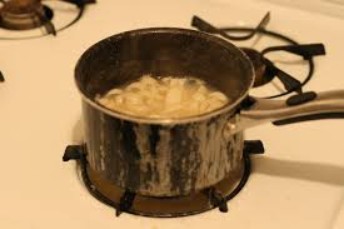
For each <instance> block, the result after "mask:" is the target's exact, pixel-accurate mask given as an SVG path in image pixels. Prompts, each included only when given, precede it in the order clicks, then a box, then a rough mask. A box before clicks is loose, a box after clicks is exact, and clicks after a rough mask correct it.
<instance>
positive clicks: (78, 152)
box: [62, 145, 83, 161]
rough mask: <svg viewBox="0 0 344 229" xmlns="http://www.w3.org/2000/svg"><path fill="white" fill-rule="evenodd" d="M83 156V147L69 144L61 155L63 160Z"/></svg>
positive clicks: (76, 158)
mask: <svg viewBox="0 0 344 229" xmlns="http://www.w3.org/2000/svg"><path fill="white" fill-rule="evenodd" d="M82 156H83V149H82V146H80V145H69V146H67V147H66V149H65V153H64V155H63V158H62V160H63V161H69V160H80V159H82Z"/></svg>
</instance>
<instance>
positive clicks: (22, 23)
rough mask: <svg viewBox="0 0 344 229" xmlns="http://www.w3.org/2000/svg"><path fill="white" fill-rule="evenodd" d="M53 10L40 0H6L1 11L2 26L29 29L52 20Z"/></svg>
mask: <svg viewBox="0 0 344 229" xmlns="http://www.w3.org/2000/svg"><path fill="white" fill-rule="evenodd" d="M52 17H53V12H52V10H51V9H50V8H48V7H46V6H43V5H42V4H41V1H40V0H11V1H7V2H4V6H3V7H2V10H1V12H0V26H1V27H3V28H5V29H9V30H27V29H33V28H37V27H40V26H42V25H44V24H45V23H47V21H50V20H51V19H52Z"/></svg>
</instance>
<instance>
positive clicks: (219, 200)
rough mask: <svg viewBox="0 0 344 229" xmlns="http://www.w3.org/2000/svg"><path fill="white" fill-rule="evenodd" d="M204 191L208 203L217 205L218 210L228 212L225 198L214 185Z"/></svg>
mask: <svg viewBox="0 0 344 229" xmlns="http://www.w3.org/2000/svg"><path fill="white" fill-rule="evenodd" d="M206 193H207V196H208V198H209V201H210V203H211V204H212V205H213V206H215V207H218V208H219V210H220V212H223V213H226V212H228V205H227V200H226V198H225V197H224V196H223V195H222V193H221V192H219V191H218V190H216V189H215V188H214V187H211V188H209V189H207V191H206Z"/></svg>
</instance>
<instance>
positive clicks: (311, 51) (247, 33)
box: [192, 13, 325, 99]
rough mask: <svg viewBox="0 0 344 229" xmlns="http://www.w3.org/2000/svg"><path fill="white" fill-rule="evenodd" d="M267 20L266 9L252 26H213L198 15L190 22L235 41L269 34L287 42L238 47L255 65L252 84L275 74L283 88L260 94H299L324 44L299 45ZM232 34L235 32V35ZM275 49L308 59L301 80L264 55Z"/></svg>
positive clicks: (198, 27) (310, 75) (312, 71)
mask: <svg viewBox="0 0 344 229" xmlns="http://www.w3.org/2000/svg"><path fill="white" fill-rule="evenodd" d="M269 21H270V13H267V14H266V15H265V16H264V18H263V19H262V20H261V21H260V23H259V24H258V25H257V26H256V27H252V28H250V27H224V28H217V27H215V26H213V25H212V24H210V23H209V22H207V21H205V20H203V19H201V18H200V17H197V16H194V17H193V18H192V26H194V27H196V28H197V29H198V30H200V31H203V32H207V33H211V34H218V35H220V36H222V37H224V38H226V39H228V40H232V41H236V42H238V41H247V40H249V39H251V38H254V37H255V36H266V37H270V38H273V39H275V40H280V41H283V42H285V43H286V44H287V45H281V46H272V47H267V48H263V49H262V51H258V50H256V49H255V48H248V47H243V48H241V49H242V51H244V52H245V53H246V55H247V56H248V57H249V58H250V60H251V61H252V64H253V66H254V68H255V74H256V80H255V82H254V87H256V88H257V87H261V86H264V85H268V84H270V83H271V82H272V81H273V80H274V79H275V78H276V79H277V80H278V81H279V83H280V84H281V85H282V87H283V90H281V92H279V93H277V94H275V95H270V96H264V98H268V99H272V98H277V97H280V96H284V95H288V94H290V93H293V92H296V93H298V94H300V93H302V88H303V87H304V86H305V85H306V84H307V83H308V82H309V81H310V80H311V79H312V76H313V73H314V61H313V57H315V56H318V55H325V47H324V45H323V44H305V45H300V44H299V43H297V42H296V41H295V40H293V39H291V38H289V37H287V36H285V35H282V34H280V33H276V32H273V31H269V30H267V29H265V27H266V26H267V24H268V22H269ZM233 34H237V35H236V36H235V35H233ZM238 34H239V35H238ZM277 51H284V52H289V53H291V54H295V55H298V56H301V57H303V59H304V61H306V62H307V63H308V74H307V76H306V77H305V78H304V80H298V79H296V77H294V76H292V75H290V74H288V73H287V72H285V71H283V70H282V69H281V68H279V67H277V66H276V64H275V63H274V62H273V61H271V60H269V59H268V58H267V57H266V54H268V53H272V52H277ZM270 94H271V93H270Z"/></svg>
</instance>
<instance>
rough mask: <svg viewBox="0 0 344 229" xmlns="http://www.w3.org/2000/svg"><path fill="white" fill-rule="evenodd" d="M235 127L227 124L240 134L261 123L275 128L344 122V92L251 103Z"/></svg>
mask: <svg viewBox="0 0 344 229" xmlns="http://www.w3.org/2000/svg"><path fill="white" fill-rule="evenodd" d="M238 117H239V121H238V122H237V124H234V125H233V124H230V126H231V129H232V131H233V129H235V130H234V131H235V132H237V131H241V130H243V129H247V128H249V127H253V126H256V125H259V124H262V123H266V122H272V123H273V124H274V125H286V124H291V123H297V122H303V121H310V120H319V119H330V118H331V119H332V118H344V90H338V91H327V92H322V93H315V92H306V93H303V94H300V95H294V96H291V97H290V98H288V99H287V100H266V99H254V100H253V102H252V105H251V106H249V107H248V108H245V109H242V110H241V112H240V114H239V115H238Z"/></svg>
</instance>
